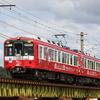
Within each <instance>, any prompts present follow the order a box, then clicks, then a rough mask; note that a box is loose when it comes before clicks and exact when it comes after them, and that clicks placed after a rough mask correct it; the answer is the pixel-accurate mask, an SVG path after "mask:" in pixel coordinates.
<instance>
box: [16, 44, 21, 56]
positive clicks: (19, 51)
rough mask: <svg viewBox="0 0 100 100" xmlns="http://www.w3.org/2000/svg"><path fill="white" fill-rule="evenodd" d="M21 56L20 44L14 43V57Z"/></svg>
mask: <svg viewBox="0 0 100 100" xmlns="http://www.w3.org/2000/svg"><path fill="white" fill-rule="evenodd" d="M17 54H19V55H22V43H15V55H17Z"/></svg>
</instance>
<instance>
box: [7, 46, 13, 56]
mask: <svg viewBox="0 0 100 100" xmlns="http://www.w3.org/2000/svg"><path fill="white" fill-rule="evenodd" d="M12 55H13V54H12V47H7V48H6V56H12Z"/></svg>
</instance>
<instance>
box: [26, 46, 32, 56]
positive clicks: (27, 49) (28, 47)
mask: <svg viewBox="0 0 100 100" xmlns="http://www.w3.org/2000/svg"><path fill="white" fill-rule="evenodd" d="M33 52H34V50H33V44H24V56H33V55H34V53H33Z"/></svg>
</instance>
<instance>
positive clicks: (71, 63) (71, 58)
mask: <svg viewBox="0 0 100 100" xmlns="http://www.w3.org/2000/svg"><path fill="white" fill-rule="evenodd" d="M70 65H73V55H71V54H70Z"/></svg>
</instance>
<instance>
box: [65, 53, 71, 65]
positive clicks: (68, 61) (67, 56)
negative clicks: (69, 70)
mask: <svg viewBox="0 0 100 100" xmlns="http://www.w3.org/2000/svg"><path fill="white" fill-rule="evenodd" d="M66 58H67V59H66V61H67V64H69V63H70V60H69V54H66Z"/></svg>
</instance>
